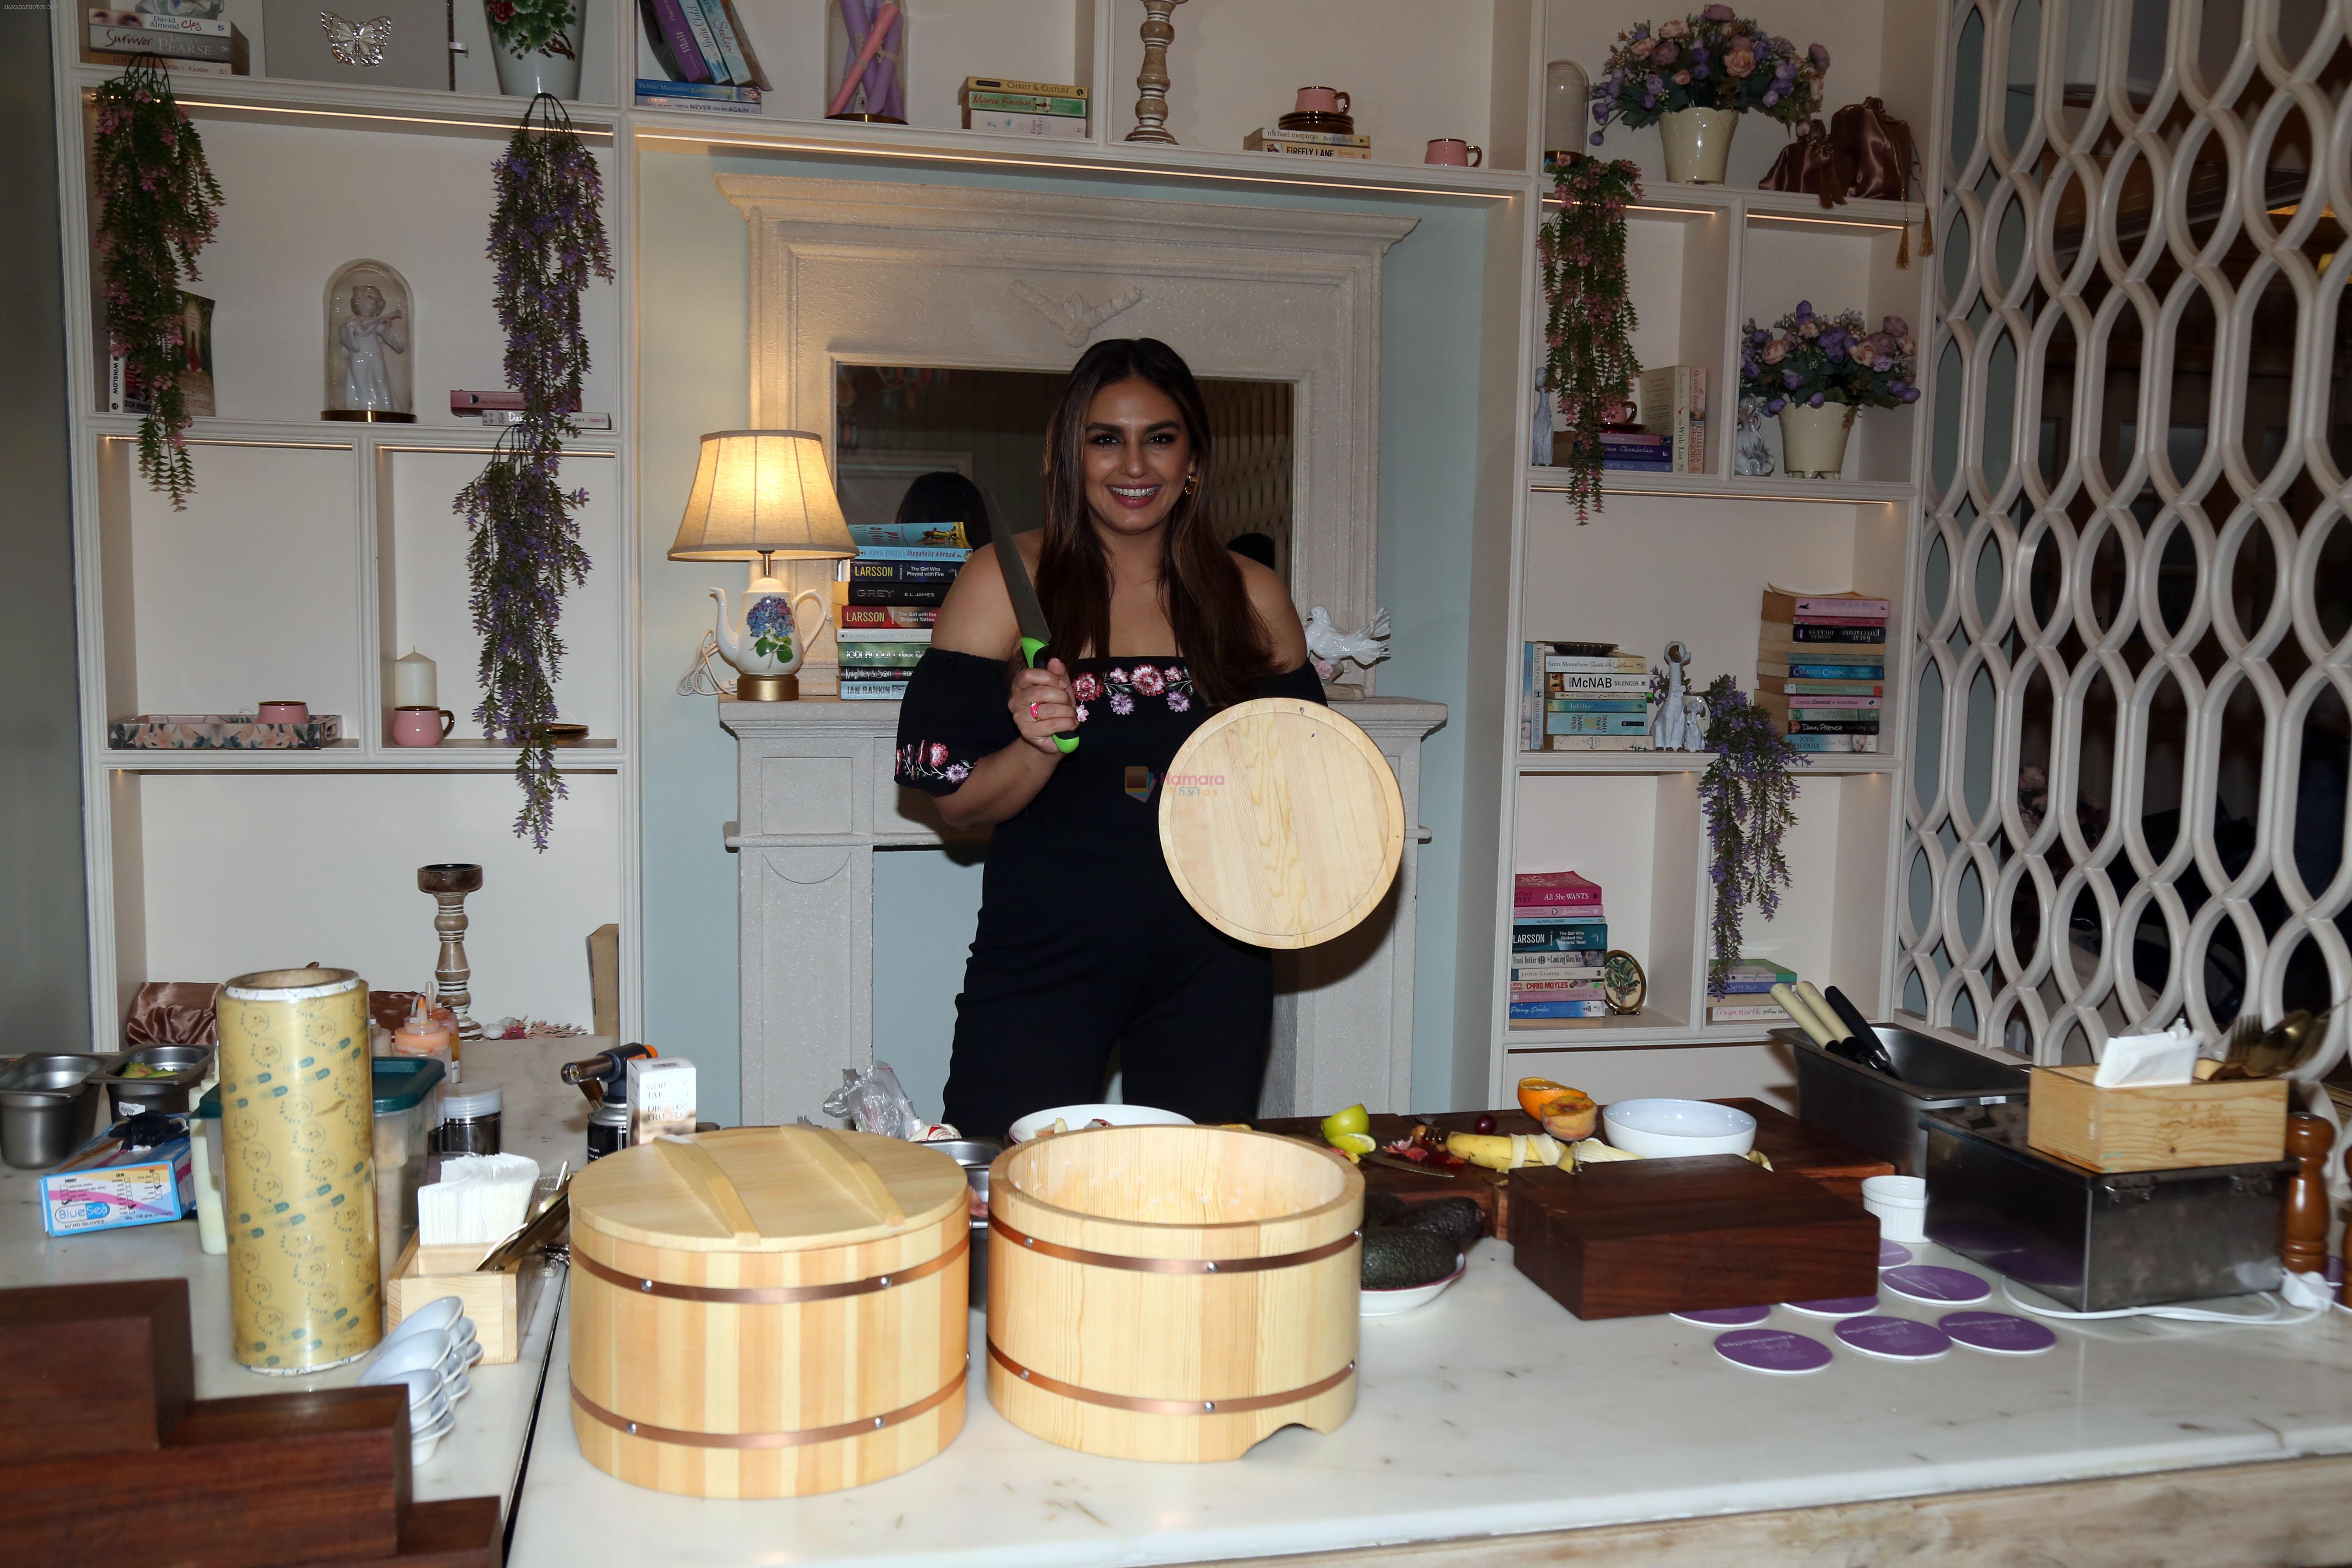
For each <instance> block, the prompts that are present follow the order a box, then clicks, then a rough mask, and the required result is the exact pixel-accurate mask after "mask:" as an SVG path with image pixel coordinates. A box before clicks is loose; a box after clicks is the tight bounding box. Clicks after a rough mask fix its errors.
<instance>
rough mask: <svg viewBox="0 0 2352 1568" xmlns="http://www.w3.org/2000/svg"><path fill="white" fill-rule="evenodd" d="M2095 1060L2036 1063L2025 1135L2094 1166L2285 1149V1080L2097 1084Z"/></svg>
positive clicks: (2250, 1158)
mask: <svg viewBox="0 0 2352 1568" xmlns="http://www.w3.org/2000/svg"><path fill="white" fill-rule="evenodd" d="M2096 1070H2097V1069H2096V1068H2093V1067H2090V1066H2087V1065H2086V1066H2083V1067H2070V1068H2034V1069H2033V1090H2032V1097H2031V1098H2030V1099H2029V1100H2027V1101H2026V1105H2027V1109H2028V1112H2029V1114H2028V1117H2027V1121H2026V1129H2025V1141H2026V1142H2027V1143H2029V1144H2031V1145H2032V1147H2034V1148H2036V1149H2038V1150H2040V1151H2042V1152H2043V1153H2045V1154H2053V1155H2055V1156H2057V1157H2058V1158H2059V1159H2061V1160H2071V1161H2073V1162H2074V1163H2075V1164H2077V1165H2083V1166H2087V1167H2088V1168H2090V1169H2091V1170H2094V1171H2178V1170H2185V1169H2188V1168H2189V1167H2192V1166H2198V1165H2252V1164H2260V1163H2264V1162H2267V1161H2272V1160H2277V1159H2282V1158H2284V1156H2285V1153H2286V1080H2285V1079H2241V1080H2239V1081H2237V1082H2233V1083H2178V1084H2143V1085H2140V1086H2137V1087H2135V1088H2127V1089H2099V1088H2096V1087H2095V1086H2094V1085H2093V1084H2092V1082H2091V1075H2092V1074H2093V1073H2094V1072H2095V1071H2096Z"/></svg>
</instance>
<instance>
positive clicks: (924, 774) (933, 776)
mask: <svg viewBox="0 0 2352 1568" xmlns="http://www.w3.org/2000/svg"><path fill="white" fill-rule="evenodd" d="M950 755H951V753H950V752H949V751H948V748H947V742H944V741H909V742H907V743H906V744H905V745H903V746H901V747H899V748H898V751H897V752H896V753H895V754H894V761H895V763H896V766H895V768H894V770H893V771H894V772H895V773H897V774H898V777H899V778H900V779H902V780H904V781H905V782H906V783H908V784H922V783H924V782H925V781H927V780H928V781H929V782H930V783H932V784H950V785H952V784H961V783H963V781H964V780H966V779H968V778H970V777H971V763H967V762H965V761H963V760H962V759H961V758H957V759H956V760H954V761H950V760H949V759H950Z"/></svg>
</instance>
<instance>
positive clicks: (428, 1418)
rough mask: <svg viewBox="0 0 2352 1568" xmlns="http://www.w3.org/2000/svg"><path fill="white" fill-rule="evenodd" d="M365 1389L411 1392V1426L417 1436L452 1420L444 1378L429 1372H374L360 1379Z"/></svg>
mask: <svg viewBox="0 0 2352 1568" xmlns="http://www.w3.org/2000/svg"><path fill="white" fill-rule="evenodd" d="M360 1386H361V1387H362V1388H405V1389H407V1390H408V1425H409V1430H410V1432H411V1433H412V1434H414V1433H415V1431H416V1430H417V1429H419V1428H421V1427H425V1426H432V1425H434V1424H435V1423H436V1422H439V1421H443V1420H446V1419H447V1418H448V1416H449V1395H448V1394H447V1392H446V1390H445V1389H444V1388H443V1387H442V1384H441V1374H440V1373H437V1372H435V1371H433V1370H432V1369H431V1368H429V1367H428V1368H426V1369H425V1370H423V1371H421V1372H381V1371H377V1370H374V1369H370V1371H369V1372H368V1373H367V1375H366V1376H364V1377H362V1378H361V1379H360Z"/></svg>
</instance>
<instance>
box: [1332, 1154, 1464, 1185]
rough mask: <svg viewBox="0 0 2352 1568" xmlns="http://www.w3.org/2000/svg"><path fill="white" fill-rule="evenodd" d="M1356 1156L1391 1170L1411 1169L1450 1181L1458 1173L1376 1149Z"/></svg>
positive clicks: (1417, 1172)
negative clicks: (1400, 1157)
mask: <svg viewBox="0 0 2352 1568" xmlns="http://www.w3.org/2000/svg"><path fill="white" fill-rule="evenodd" d="M1357 1157H1358V1158H1359V1159H1363V1160H1370V1162H1371V1163H1373V1164H1375V1165H1386V1166H1388V1167H1389V1168H1390V1169H1391V1170H1395V1171H1411V1172H1412V1173H1413V1174H1414V1175H1416V1176H1443V1177H1444V1178H1445V1179H1446V1180H1447V1181H1449V1182H1450V1181H1452V1180H1453V1179H1454V1177H1455V1176H1456V1175H1458V1174H1460V1173H1459V1172H1456V1171H1442V1170H1439V1169H1438V1168H1437V1167H1435V1166H1434V1165H1423V1164H1416V1163H1414V1162H1412V1161H1411V1160H1403V1159H1399V1158H1398V1157H1397V1156H1396V1155H1394V1154H1383V1153H1381V1152H1378V1151H1377V1150H1375V1151H1374V1152H1371V1153H1370V1154H1361V1155H1359V1156H1357Z"/></svg>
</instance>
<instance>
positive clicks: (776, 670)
mask: <svg viewBox="0 0 2352 1568" xmlns="http://www.w3.org/2000/svg"><path fill="white" fill-rule="evenodd" d="M710 596H711V597H712V598H713V599H716V600H717V601H718V602H719V610H718V616H717V619H718V632H719V651H720V652H721V653H724V654H725V655H726V656H727V662H728V663H730V664H731V665H733V666H734V667H735V668H736V669H737V670H738V671H740V673H742V674H744V675H796V674H798V673H799V672H800V668H801V662H802V660H803V659H804V658H807V657H808V645H809V644H810V643H811V642H814V640H815V639H816V638H817V637H822V636H823V635H824V629H825V627H826V626H830V625H831V624H832V621H833V612H832V610H831V609H830V608H829V607H828V606H827V605H826V604H825V600H824V595H821V594H819V593H817V592H816V590H814V588H805V589H803V590H802V591H801V592H800V593H798V594H795V593H793V591H792V590H791V589H790V588H787V587H786V586H785V585H784V584H783V583H782V582H781V581H780V580H778V579H777V578H774V577H756V578H753V579H752V581H751V587H750V588H749V589H747V590H746V591H745V592H744V595H743V619H742V622H741V624H740V629H739V627H738V625H737V622H736V619H735V616H734V612H733V611H732V610H730V608H729V607H728V603H727V590H726V589H724V588H713V589H711V590H710ZM803 600H807V601H810V602H813V603H814V605H816V616H817V619H816V626H815V627H814V629H813V630H810V631H807V632H803V631H802V630H801V627H800V619H799V614H798V612H799V610H800V606H801V603H802V601H803Z"/></svg>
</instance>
